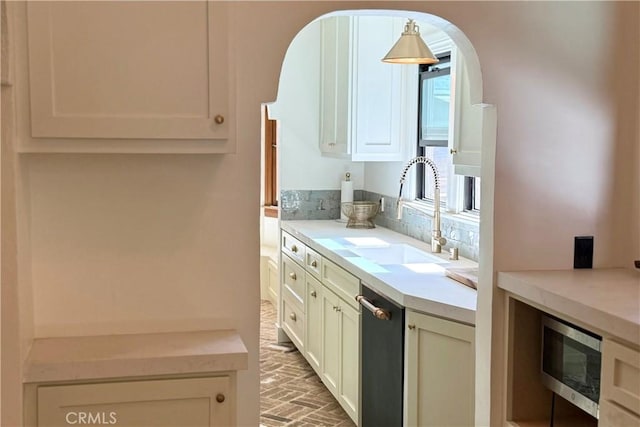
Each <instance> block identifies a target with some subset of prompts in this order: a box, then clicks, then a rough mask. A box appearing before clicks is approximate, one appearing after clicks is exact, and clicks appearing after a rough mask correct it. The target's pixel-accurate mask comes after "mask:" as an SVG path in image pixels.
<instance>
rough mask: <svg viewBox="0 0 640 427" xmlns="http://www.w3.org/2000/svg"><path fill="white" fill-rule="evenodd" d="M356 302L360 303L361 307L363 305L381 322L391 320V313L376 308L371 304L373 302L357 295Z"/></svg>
mask: <svg viewBox="0 0 640 427" xmlns="http://www.w3.org/2000/svg"><path fill="white" fill-rule="evenodd" d="M356 301H358V302H359V303H360V305H362V306H363V307H364V308H366V309H367V310H369V311H370V312H372V313H373V315H374V316H376V317H377V318H378V319H380V320H389V319H391V313H389V312H388V311H387V310H385V309H383V308H380V307H376V306H375V305H373V304H371V301H369V300H368V299H366V298H365V297H364V296H363V295H357V296H356Z"/></svg>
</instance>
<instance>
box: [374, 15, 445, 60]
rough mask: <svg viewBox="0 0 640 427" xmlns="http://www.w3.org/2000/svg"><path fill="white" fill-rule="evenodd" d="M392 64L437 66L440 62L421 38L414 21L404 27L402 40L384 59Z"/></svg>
mask: <svg viewBox="0 0 640 427" xmlns="http://www.w3.org/2000/svg"><path fill="white" fill-rule="evenodd" d="M382 61H383V62H389V63H391V64H435V63H436V62H438V58H436V57H435V56H434V55H433V53H432V52H431V49H429V47H428V46H427V44H426V43H425V42H424V40H422V37H420V28H419V27H418V25H417V24H416V23H415V21H414V20H413V19H409V20H408V21H407V23H406V24H405V26H404V31H403V32H402V35H401V36H400V39H398V41H397V42H396V44H394V45H393V47H392V48H391V50H390V51H389V53H387V55H386V56H385V57H384V58H382Z"/></svg>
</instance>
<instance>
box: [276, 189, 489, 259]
mask: <svg viewBox="0 0 640 427" xmlns="http://www.w3.org/2000/svg"><path fill="white" fill-rule="evenodd" d="M381 197H384V202H385V203H384V212H379V213H378V215H377V216H376V218H375V220H374V222H375V223H376V225H379V226H381V227H385V228H388V229H390V230H393V231H396V232H398V233H401V234H404V235H407V236H410V237H413V238H414V239H418V240H421V241H423V242H427V243H429V242H431V223H432V221H433V218H432V217H431V215H427V214H425V213H423V212H421V211H418V210H415V209H412V208H410V207H406V206H405V208H404V210H403V212H402V219H401V220H398V219H397V211H396V202H397V198H395V197H391V196H386V195H381V194H378V193H373V192H370V191H365V190H355V191H354V194H353V198H354V200H369V201H379V200H380V198H381ZM338 218H340V190H287V191H282V192H281V196H280V219H281V220H283V221H288V220H310V219H338ZM440 226H441V230H442V236H443V237H444V238H446V239H447V244H446V245H445V246H444V248H443V250H446V251H448V250H449V248H458V251H459V254H460V256H462V257H465V258H468V259H472V260H474V261H477V260H478V252H479V250H478V247H479V236H480V233H479V224H478V223H477V222H473V221H464V220H460V219H458V218H456V217H455V216H452V215H448V214H446V213H443V214H442V216H441V220H440Z"/></svg>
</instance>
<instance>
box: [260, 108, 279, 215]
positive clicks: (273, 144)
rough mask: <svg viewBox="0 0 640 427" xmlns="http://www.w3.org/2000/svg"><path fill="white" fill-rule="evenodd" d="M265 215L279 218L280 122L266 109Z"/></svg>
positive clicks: (264, 126)
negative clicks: (278, 135)
mask: <svg viewBox="0 0 640 427" xmlns="http://www.w3.org/2000/svg"><path fill="white" fill-rule="evenodd" d="M263 129H264V135H263V136H264V138H263V139H264V147H263V150H264V188H263V197H264V215H265V216H268V217H271V218H277V217H278V137H277V130H278V122H277V120H272V119H270V118H269V111H268V109H267V107H266V106H265V107H264V123H263Z"/></svg>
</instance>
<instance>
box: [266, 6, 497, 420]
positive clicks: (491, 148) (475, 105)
mask: <svg viewBox="0 0 640 427" xmlns="http://www.w3.org/2000/svg"><path fill="white" fill-rule="evenodd" d="M344 16H387V17H397V18H402V19H406V18H411V19H414V20H416V21H418V22H420V23H421V24H423V25H424V26H425V27H429V28H434V29H435V30H436V31H437V32H441V33H442V34H445V35H446V36H447V37H448V38H449V39H450V40H451V41H452V43H453V45H454V46H455V49H456V50H457V52H458V55H459V56H460V57H462V58H464V63H465V68H466V70H465V71H466V76H467V79H468V85H467V86H466V88H465V90H466V99H465V102H467V103H468V104H469V106H470V107H471V109H472V110H476V111H477V113H476V117H479V119H476V125H477V126H478V127H476V128H475V129H474V130H475V132H476V133H477V134H478V135H480V136H479V137H478V140H479V141H480V143H481V148H482V149H481V150H478V152H477V153H475V154H476V155H477V157H478V160H479V161H480V159H481V164H482V168H481V170H480V172H479V174H478V177H480V178H481V181H482V190H481V194H482V210H481V211H480V213H479V221H478V224H479V225H478V230H479V234H480V235H481V236H482V238H481V239H479V242H478V251H477V258H476V260H477V261H478V262H479V265H480V266H479V286H478V305H477V308H478V310H477V313H478V314H477V318H476V336H481V337H483V340H482V343H479V349H478V351H477V354H476V364H477V365H480V364H482V365H483V366H486V368H487V369H483V370H478V371H477V372H478V374H477V375H476V390H478V391H479V392H478V393H476V395H477V396H481V397H480V398H479V400H480V401H478V400H477V401H476V407H477V409H476V420H478V419H480V420H482V419H485V420H488V417H489V415H488V414H489V396H488V390H489V382H490V371H489V369H488V368H489V365H488V363H487V361H486V360H485V359H482V360H479V359H481V358H485V355H488V354H490V346H491V344H490V342H491V340H490V339H488V338H489V337H490V336H491V335H490V331H491V328H490V322H491V313H490V306H491V298H492V283H493V273H492V271H493V268H492V258H493V256H492V240H493V223H492V218H493V185H494V172H493V169H494V156H495V142H496V141H495V140H496V135H495V127H496V115H495V108H494V107H493V106H491V105H488V104H485V103H483V98H482V74H481V69H480V61H479V58H478V56H477V54H476V51H475V49H474V48H473V45H472V43H471V41H470V40H469V39H468V38H467V37H466V35H465V34H464V33H463V32H462V31H461V30H460V29H458V28H457V27H456V26H455V25H453V24H452V23H450V22H448V21H446V20H444V19H442V18H440V17H438V16H435V15H431V14H426V13H422V12H415V11H413V12H411V11H397V10H357V11H339V12H332V13H329V14H326V15H322V16H320V17H318V18H317V19H316V20H314V21H312V22H311V23H309V24H308V25H307V26H306V27H305V28H304V29H303V30H301V31H300V32H299V33H298V35H297V36H296V37H295V38H294V40H293V41H292V43H291V45H290V46H289V50H288V51H287V55H286V57H285V60H284V62H283V67H282V70H281V75H280V84H279V91H278V99H277V101H276V102H275V103H273V104H272V105H271V114H272V117H273V118H276V119H280V120H286V118H285V116H287V110H288V109H289V110H290V109H297V110H298V111H300V110H301V109H303V108H302V107H301V105H299V104H295V106H294V104H289V105H287V101H284V99H286V92H287V90H288V88H287V85H288V83H289V82H290V81H292V80H293V81H296V79H297V81H299V82H300V85H299V86H298V90H300V88H302V90H304V87H305V85H306V86H307V87H308V84H307V83H308V80H306V81H305V78H306V79H308V75H307V76H305V75H304V74H303V73H302V74H301V73H298V74H297V76H296V66H297V64H296V62H295V61H291V56H290V54H291V53H292V52H293V51H294V50H295V48H296V43H299V42H301V40H302V39H304V38H305V37H306V34H305V31H306V30H308V29H309V28H310V27H311V26H313V25H314V24H315V23H317V22H320V21H322V20H323V19H330V18H332V17H344ZM306 53H307V54H309V51H308V50H307V51H306ZM390 67H393V65H390ZM292 76H294V77H292ZM316 120H317V118H316ZM295 123H296V124H297V125H298V126H299V127H298V128H297V129H296V128H292V129H289V128H288V127H287V126H285V125H283V126H282V134H281V137H282V140H281V142H280V143H279V144H278V145H279V150H280V153H279V156H280V159H281V166H280V167H279V170H280V171H281V172H280V178H281V180H280V182H281V184H283V185H285V186H287V184H288V182H291V180H292V179H291V177H292V176H296V173H301V174H306V175H309V174H310V172H313V167H314V165H315V167H317V168H318V169H319V170H322V169H324V170H332V169H333V170H334V171H335V170H337V171H338V173H340V174H342V173H344V172H345V171H348V170H352V169H353V168H358V167H361V168H362V169H360V170H361V171H362V176H361V177H360V179H361V180H363V179H364V176H365V175H367V174H366V172H365V171H364V169H365V168H366V166H361V165H360V166H358V165H354V164H353V162H351V160H350V159H348V158H347V159H346V160H345V159H344V158H343V159H342V160H340V157H338V158H336V157H329V159H327V161H326V164H322V162H323V160H322V159H320V160H319V161H317V160H316V159H313V160H312V161H311V162H310V163H309V162H307V163H305V162H304V161H303V160H302V159H307V160H308V159H310V153H312V151H313V150H311V151H304V150H303V151H301V147H300V146H294V145H291V144H288V143H287V136H288V135H287V132H291V134H292V135H293V134H296V133H298V132H302V130H301V127H303V123H304V121H299V120H297V121H295ZM316 131H317V129H316ZM307 148H309V147H307ZM289 149H291V151H290V152H289V153H287V150H289ZM283 152H285V154H283ZM410 157H412V156H409V157H406V158H405V159H403V160H405V161H406V160H408V159H409V158H410ZM283 158H284V159H285V160H284V163H283V162H282V161H283ZM292 158H298V159H301V161H300V162H296V166H295V167H294V168H297V169H298V172H294V173H292V174H291V173H289V172H288V171H287V166H286V165H287V164H293V162H291V163H287V162H290V161H291V159H292ZM396 162H397V160H396ZM401 163H403V162H400V163H396V165H395V166H394V167H395V170H397V169H398V167H399V166H398V165H401ZM301 164H302V165H306V166H309V167H305V166H301ZM378 165H380V164H378ZM379 171H380V168H379V167H376V168H374V169H373V173H369V174H368V176H367V177H369V176H371V175H372V174H374V175H378V174H379ZM382 175H383V176H384V178H383V179H392V180H393V181H394V185H396V184H395V183H396V181H397V178H398V176H399V175H398V173H397V172H395V171H394V169H393V168H388V169H387V170H386V171H383V172H382ZM332 179H333V178H332ZM293 180H294V181H296V182H297V183H299V182H300V181H299V180H296V179H293ZM320 181H321V182H322V180H321V179H320ZM316 184H317V185H320V186H322V185H325V186H326V185H327V184H326V181H325V182H322V183H321V184H318V183H316ZM356 185H360V186H363V185H364V182H363V181H360V182H357V184H356ZM414 186H415V184H414ZM356 188H357V187H356ZM380 194H383V193H380ZM286 208H287V206H286V201H285V206H283V205H282V201H281V210H282V209H286ZM285 219H286V218H285ZM288 219H291V218H288ZM479 407H481V408H482V409H479V410H478V408H479Z"/></svg>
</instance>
